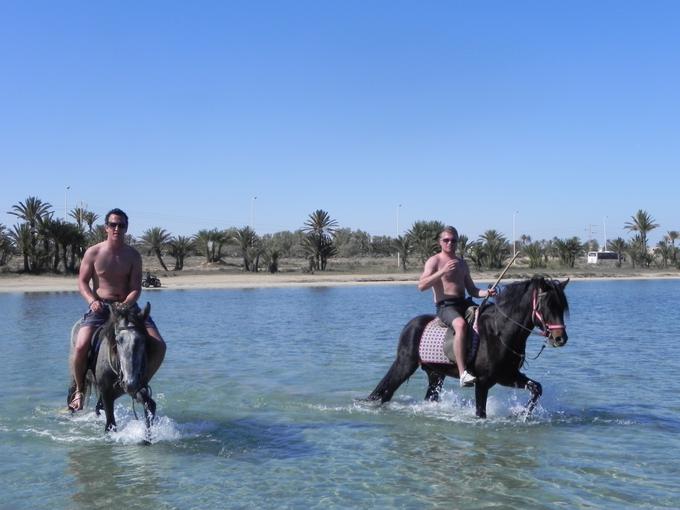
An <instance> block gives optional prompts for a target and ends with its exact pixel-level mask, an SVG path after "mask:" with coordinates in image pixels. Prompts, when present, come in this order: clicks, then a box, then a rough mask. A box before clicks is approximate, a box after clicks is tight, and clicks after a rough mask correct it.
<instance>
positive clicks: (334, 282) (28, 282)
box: [0, 272, 680, 293]
mask: <svg viewBox="0 0 680 510" xmlns="http://www.w3.org/2000/svg"><path fill="white" fill-rule="evenodd" d="M552 276H553V277H555V278H565V277H567V276H569V277H570V278H572V279H660V278H680V274H679V273H675V272H645V273H639V274H630V273H626V274H618V275H611V274H606V273H603V274H593V273H587V274H569V275H567V274H559V275H552ZM418 277H419V273H379V274H353V273H351V274H350V273H316V274H306V273H278V274H269V273H219V272H206V273H205V274H200V273H198V274H197V273H189V274H175V275H168V276H163V275H160V278H161V282H162V287H161V288H160V289H150V290H152V291H157V290H186V289H247V288H259V287H263V288H264V287H315V286H316V287H327V286H346V285H387V284H390V285H414V286H415V285H416V282H417V280H418ZM527 277H528V275H524V274H521V275H512V274H510V275H508V277H507V278H506V280H505V281H511V280H513V279H517V278H527ZM473 278H474V279H475V282H476V283H478V284H480V285H481V284H485V285H486V284H487V283H489V282H493V281H495V279H496V275H495V274H492V273H487V274H473ZM76 290H77V282H76V277H75V276H57V275H40V276H34V275H25V274H3V275H0V292H4V293H8V292H20V293H22V292H71V291H72V292H75V291H76Z"/></svg>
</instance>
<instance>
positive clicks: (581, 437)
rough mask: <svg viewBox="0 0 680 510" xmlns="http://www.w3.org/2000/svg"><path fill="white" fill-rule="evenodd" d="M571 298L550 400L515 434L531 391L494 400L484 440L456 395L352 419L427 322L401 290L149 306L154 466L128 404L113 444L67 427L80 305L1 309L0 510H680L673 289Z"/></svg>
mask: <svg viewBox="0 0 680 510" xmlns="http://www.w3.org/2000/svg"><path fill="white" fill-rule="evenodd" d="M567 294H568V297H569V300H570V305H571V315H570V317H569V318H568V319H567V326H568V330H569V338H570V339H569V343H568V344H567V346H566V347H564V348H562V349H546V351H545V352H544V353H543V354H542V355H541V356H540V357H539V358H538V359H537V360H535V361H531V362H529V365H528V367H526V370H525V372H526V373H527V374H528V375H529V376H530V377H533V378H535V379H537V380H539V381H541V383H542V384H543V388H544V395H543V397H542V399H541V401H540V406H539V408H538V409H537V412H536V414H535V416H534V417H533V418H532V419H530V420H529V421H527V422H524V421H522V420H520V419H519V418H517V417H516V415H517V413H518V411H519V410H520V409H521V407H522V406H523V404H524V403H525V401H526V399H527V397H528V395H527V394H526V392H524V391H518V390H509V389H506V388H499V387H495V388H493V389H492V390H491V396H490V401H489V406H488V412H489V419H487V420H477V419H476V418H475V417H474V406H473V401H472V398H473V392H472V390H469V389H465V390H459V389H458V388H456V385H455V381H452V380H448V381H447V383H446V385H445V391H444V394H443V399H442V402H440V403H438V404H433V403H425V402H423V400H422V398H423V395H424V393H425V387H426V381H425V376H424V374H423V373H422V372H420V371H419V372H417V373H416V374H415V375H414V376H413V377H412V378H411V380H410V381H409V382H408V383H407V384H405V385H404V386H403V387H402V388H401V389H400V390H399V391H398V392H397V394H396V397H395V399H394V400H393V401H392V402H391V403H389V404H388V405H385V406H382V407H378V406H374V405H367V404H362V403H358V401H357V399H359V398H362V397H365V396H366V395H367V394H368V393H369V392H370V391H371V390H372V389H373V387H374V386H375V385H376V384H377V382H378V381H379V380H380V378H381V377H382V376H383V375H384V373H385V371H386V370H387V368H388V367H389V365H390V363H391V362H392V360H393V357H394V353H395V348H396V342H397V337H398V334H399V332H400V330H401V328H402V326H403V325H404V324H405V322H406V321H407V320H408V319H409V318H411V317H412V316H414V315H417V314H419V313H423V312H429V311H430V310H431V308H432V304H431V302H430V299H431V298H430V296H429V295H428V294H427V293H418V292H417V291H416V290H415V289H414V288H412V287H410V286H408V287H406V286H375V287H328V288H286V289H250V290H205V291H146V292H145V293H144V295H143V296H142V301H146V300H148V301H150V302H151V303H152V315H153V317H154V319H155V320H156V322H157V323H158V324H159V327H160V328H161V331H162V333H163V335H164V337H165V338H166V340H167V341H168V344H169V351H168V356H167V358H166V362H165V364H164V366H163V367H162V369H161V371H160V372H159V373H158V375H157V377H156V379H155V380H154V384H153V390H154V396H155V398H156V400H157V402H158V412H159V419H158V421H157V423H156V424H155V425H154V427H153V431H152V442H153V444H152V445H151V446H149V447H145V446H142V445H140V442H141V440H142V439H143V438H144V428H143V426H142V424H141V422H139V421H136V420H135V418H134V412H133V410H132V407H131V403H130V400H129V399H120V400H118V401H117V404H116V416H117V421H118V424H119V429H118V432H115V433H112V434H105V433H104V432H103V428H104V419H103V417H96V416H95V415H94V413H93V412H92V406H93V404H94V402H92V401H91V402H90V406H89V407H88V409H87V410H86V411H84V412H82V413H79V414H78V415H76V416H74V417H72V416H71V415H69V414H68V413H66V412H64V409H65V396H66V385H67V366H66V360H67V355H68V348H67V347H68V340H67V337H68V332H69V329H70V326H71V324H72V323H73V321H74V320H75V319H76V318H77V317H78V316H79V314H82V313H83V311H84V310H83V303H82V301H81V299H80V298H79V296H78V295H77V294H75V293H44V294H1V295H0V309H2V310H3V316H4V317H5V318H6V321H5V330H4V332H3V335H2V345H3V361H4V363H3V365H4V367H3V368H4V370H2V371H0V385H1V386H2V388H3V392H2V394H1V395H0V404H1V409H2V415H1V416H0V456H1V457H2V458H3V459H4V462H2V463H1V464H0V480H1V481H2V487H3V490H2V501H0V508H13V509H14V508H47V507H49V508H103V507H106V508H109V507H111V506H113V505H114V504H115V505H116V506H118V505H120V504H121V503H122V504H123V505H124V506H125V507H127V508H209V507H219V508H254V507H264V508H274V507H276V508H301V507H305V508H423V507H424V508H432V507H439V506H441V507H445V508H456V507H464V508H488V507H494V508H511V507H512V508H518V507H521V508H537V509H538V508H557V507H563V508H578V507H584V508H588V507H590V508H593V507H595V508H677V507H678V501H680V491H679V490H678V488H677V487H678V482H677V479H678V475H680V461H678V452H680V439H679V438H680V414H679V411H680V396H679V395H680V391H679V390H680V383H679V382H678V378H677V377H675V375H676V374H677V372H678V368H679V367H680V354H678V350H677V349H676V344H677V337H678V335H677V334H676V332H675V330H676V327H675V325H676V324H677V323H678V319H680V317H679V316H680V312H679V311H678V307H677V306H676V305H675V303H678V302H679V300H680V281H676V280H662V281H583V282H581V281H579V282H572V283H570V284H569V286H568V287H567ZM632 310H635V311H636V312H638V313H637V314H636V316H635V321H634V322H632V321H631V320H630V319H631V316H632V313H631V312H632ZM539 345H540V340H539V339H538V337H534V339H533V340H532V341H531V342H530V344H529V348H528V354H529V356H531V355H533V354H536V353H537V352H538V350H539ZM137 411H138V413H139V412H140V411H141V410H140V409H139V408H137Z"/></svg>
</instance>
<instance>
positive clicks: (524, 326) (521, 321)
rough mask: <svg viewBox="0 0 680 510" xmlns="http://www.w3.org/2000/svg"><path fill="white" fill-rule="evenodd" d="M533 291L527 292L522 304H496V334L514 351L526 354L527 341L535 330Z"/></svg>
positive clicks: (521, 300) (522, 298)
mask: <svg viewBox="0 0 680 510" xmlns="http://www.w3.org/2000/svg"><path fill="white" fill-rule="evenodd" d="M531 292H532V291H531V289H529V291H527V292H525V293H524V294H523V295H522V297H521V299H520V304H519V305H517V306H511V304H510V305H508V304H503V305H502V304H498V303H497V304H496V305H495V306H496V313H495V320H496V328H495V330H496V332H497V335H498V336H499V337H500V340H501V342H502V343H503V345H505V346H506V347H508V348H510V349H512V350H513V351H516V352H520V353H524V349H525V347H526V343H527V339H528V338H529V335H530V334H531V331H532V330H533V327H534V323H533V319H532V315H533V304H532V300H531Z"/></svg>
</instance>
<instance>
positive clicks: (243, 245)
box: [233, 227, 258, 271]
mask: <svg viewBox="0 0 680 510" xmlns="http://www.w3.org/2000/svg"><path fill="white" fill-rule="evenodd" d="M233 238H234V240H236V242H237V243H238V246H239V250H240V251H241V257H242V258H243V270H244V271H251V270H253V267H252V265H253V264H252V262H253V261H254V258H255V256H256V254H255V253H254V250H253V247H254V246H255V244H257V241H258V238H257V234H256V233H255V231H254V230H253V229H252V228H250V227H243V228H240V229H238V230H236V232H235V233H234V235H233ZM255 270H256V269H255Z"/></svg>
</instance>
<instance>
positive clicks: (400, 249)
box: [392, 236, 411, 271]
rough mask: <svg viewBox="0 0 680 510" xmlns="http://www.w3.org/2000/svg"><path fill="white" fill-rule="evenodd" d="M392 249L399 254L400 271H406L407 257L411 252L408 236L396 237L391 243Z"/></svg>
mask: <svg viewBox="0 0 680 510" xmlns="http://www.w3.org/2000/svg"><path fill="white" fill-rule="evenodd" d="M392 244H393V245H394V248H395V249H396V250H397V253H398V254H399V264H400V267H401V270H402V271H406V265H407V264H408V256H409V253H410V252H411V243H410V240H409V237H408V236H397V238H396V239H394V240H393V241H392Z"/></svg>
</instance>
